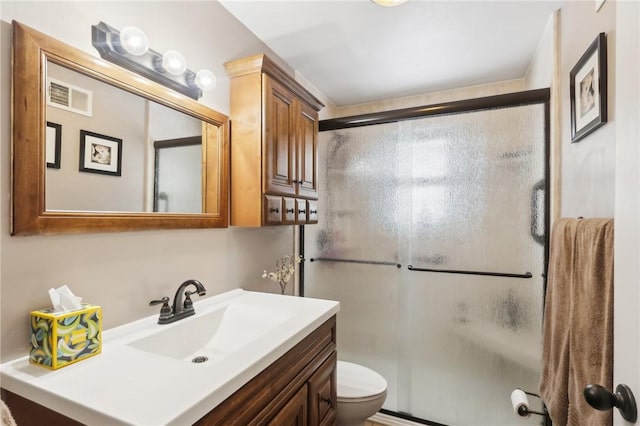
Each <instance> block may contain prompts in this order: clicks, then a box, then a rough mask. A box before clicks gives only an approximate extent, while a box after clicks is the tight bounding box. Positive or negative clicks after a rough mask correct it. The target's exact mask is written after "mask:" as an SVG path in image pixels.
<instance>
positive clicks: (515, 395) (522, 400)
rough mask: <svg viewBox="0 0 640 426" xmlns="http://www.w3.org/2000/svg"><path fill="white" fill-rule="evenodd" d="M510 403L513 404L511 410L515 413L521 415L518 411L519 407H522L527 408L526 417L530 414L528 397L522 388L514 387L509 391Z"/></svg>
mask: <svg viewBox="0 0 640 426" xmlns="http://www.w3.org/2000/svg"><path fill="white" fill-rule="evenodd" d="M511 405H513V411H514V412H515V413H516V414H517V415H519V416H522V414H520V412H519V411H518V410H519V409H520V407H524V408H525V409H526V410H527V411H525V412H526V413H527V414H526V417H529V416H530V415H531V413H529V399H528V398H527V394H525V393H524V391H523V390H522V389H514V390H513V392H511ZM523 417H525V416H523Z"/></svg>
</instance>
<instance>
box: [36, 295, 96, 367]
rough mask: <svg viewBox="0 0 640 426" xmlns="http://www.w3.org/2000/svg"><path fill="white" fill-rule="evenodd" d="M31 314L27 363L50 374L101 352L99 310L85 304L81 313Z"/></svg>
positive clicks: (77, 310) (46, 311) (40, 312)
mask: <svg viewBox="0 0 640 426" xmlns="http://www.w3.org/2000/svg"><path fill="white" fill-rule="evenodd" d="M52 311H53V310H52V309H41V310H38V311H33V312H31V352H30V353H29V362H31V363H32V364H37V365H41V366H43V367H47V368H50V369H52V370H55V369H58V368H62V367H66V366H67V365H70V364H73V363H75V362H78V361H82V360H83V359H86V358H89V357H92V356H94V355H98V354H99V353H100V352H101V351H102V308H101V307H100V306H96V305H90V304H88V303H83V304H82V309H76V310H74V311H65V312H60V313H54V312H52Z"/></svg>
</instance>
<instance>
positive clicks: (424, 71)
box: [220, 0, 562, 107]
mask: <svg viewBox="0 0 640 426" xmlns="http://www.w3.org/2000/svg"><path fill="white" fill-rule="evenodd" d="M220 3H222V5H223V6H224V7H225V8H226V9H227V10H228V11H229V12H231V13H232V14H233V15H234V16H235V17H236V18H237V19H238V20H239V21H240V22H242V23H243V24H244V25H245V26H246V27H247V28H249V30H251V31H252V32H253V33H254V34H255V35H256V36H257V37H258V38H260V39H261V40H262V41H264V43H266V44H267V45H268V46H269V47H270V48H271V49H273V51H274V52H276V53H277V54H278V55H279V56H280V57H281V58H282V59H284V60H285V61H286V62H287V63H288V64H289V65H290V66H291V67H292V68H294V69H296V70H297V71H299V72H300V73H301V74H302V75H303V76H304V77H305V78H306V79H307V80H309V81H310V82H311V83H312V84H313V85H315V86H316V87H317V88H318V89H319V90H320V91H322V93H324V94H325V95H326V96H327V97H328V98H329V99H330V100H331V101H332V102H333V103H334V104H335V105H336V106H338V107H340V106H347V105H356V104H361V103H366V102H372V101H378V100H382V99H389V98H396V97H402V96H410V95H416V94H421V93H428V92H434V91H440V90H447V89H453V88H459V87H466V86H473V85H478V84H486V83H491V82H496V81H503V80H511V79H517V78H521V77H523V76H524V75H525V73H526V71H527V68H528V66H529V63H530V62H531V59H532V58H533V56H534V54H535V52H536V49H537V47H538V44H539V42H540V39H541V37H542V34H543V33H544V30H545V28H546V26H547V23H548V22H549V18H550V16H551V14H552V13H553V12H554V11H555V10H557V9H558V8H559V7H560V6H561V4H562V1H560V0H549V1H547V0H533V1H504V0H503V1H492V2H489V1H453V0H452V1H426V0H408V1H407V2H406V3H404V4H401V5H399V6H396V7H382V6H378V5H376V4H374V3H372V2H371V1H369V0H325V1H308V0H290V1H271V0H266V1H265V0H262V1H255V0H254V1H247V0H220Z"/></svg>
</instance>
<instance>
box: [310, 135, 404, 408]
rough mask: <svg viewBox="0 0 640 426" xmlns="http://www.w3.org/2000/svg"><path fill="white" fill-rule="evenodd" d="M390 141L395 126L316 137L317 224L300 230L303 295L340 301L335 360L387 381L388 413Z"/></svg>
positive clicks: (394, 280) (393, 312) (391, 379)
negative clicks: (373, 372)
mask: <svg viewBox="0 0 640 426" xmlns="http://www.w3.org/2000/svg"><path fill="white" fill-rule="evenodd" d="M397 140H398V134H397V124H395V123H393V124H388V125H380V126H371V127H364V128H358V129H345V130H340V131H335V132H324V133H321V134H320V144H319V158H320V161H321V166H320V170H321V172H320V176H319V185H320V193H321V194H323V198H322V199H321V200H320V203H319V215H318V216H319V217H320V223H319V224H318V225H314V226H307V227H305V241H306V247H305V257H306V258H307V259H313V261H312V262H306V263H305V294H306V295H307V296H311V297H320V298H327V299H333V300H339V301H340V304H341V308H340V312H339V314H338V321H339V323H340V325H339V332H338V333H337V339H338V347H339V348H340V356H341V358H342V359H345V360H351V361H353V362H357V363H361V364H363V365H367V366H369V367H370V368H374V369H376V370H377V371H379V372H380V374H382V375H383V376H384V377H385V378H386V379H387V381H388V383H389V389H390V390H392V392H389V398H388V400H387V404H388V406H389V407H391V409H395V404H396V402H395V400H396V399H397V396H396V395H397V391H396V390H397V379H396V378H397V377H398V371H397V368H398V363H397V359H398V348H399V347H400V340H399V338H398V334H397V329H398V318H399V316H400V315H401V313H400V312H399V310H398V308H399V306H400V305H399V301H398V282H399V280H400V277H401V274H402V271H401V270H400V269H398V268H397V267H396V266H395V264H396V263H398V259H399V252H398V249H399V248H398V242H399V237H400V235H401V232H400V230H399V228H398V227H399V221H398V215H399V211H400V209H401V206H400V203H399V194H398V179H397V176H396V170H397V169H398V167H399V165H398V147H397ZM338 260H340V261H338ZM356 262H383V263H390V264H391V265H384V264H372V263H356ZM307 283H308V285H307Z"/></svg>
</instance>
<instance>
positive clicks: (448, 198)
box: [301, 89, 549, 426]
mask: <svg viewBox="0 0 640 426" xmlns="http://www.w3.org/2000/svg"><path fill="white" fill-rule="evenodd" d="M548 99H549V91H548V90H546V89H545V90H537V91H530V92H522V93H517V94H510V95H502V96H495V97H491V98H482V99H476V100H469V101H464V102H454V103H451V104H443V105H436V106H432V107H425V108H414V109H411V110H402V111H394V112H390V113H385V114H370V115H366V116H360V117H351V118H348V119H335V120H328V121H326V122H323V123H321V131H322V133H321V134H320V154H319V158H320V167H319V169H320V174H321V176H320V185H321V186H320V187H321V191H320V194H321V199H320V203H319V204H320V215H319V216H320V218H321V219H320V222H319V224H318V225H316V226H308V227H306V228H304V229H303V230H302V231H303V232H301V235H302V236H303V238H302V239H303V240H304V245H303V246H302V247H303V249H304V256H305V259H306V261H305V265H304V274H303V276H302V285H303V291H304V294H305V296H310V297H321V298H327V299H333V300H339V301H340V303H341V311H340V313H339V315H338V357H339V358H340V359H343V360H347V361H352V362H356V363H360V364H362V365H365V366H367V367H370V368H372V369H374V370H376V371H378V372H379V373H380V374H382V375H383V376H384V377H385V378H386V380H387V382H388V397H387V400H386V402H385V405H384V407H383V409H384V410H387V411H388V412H390V413H392V414H394V415H398V416H401V417H407V418H411V419H413V420H417V421H423V422H428V423H427V424H446V425H456V426H457V425H469V426H479V425H487V426H489V425H491V426H495V425H513V424H522V425H536V424H543V419H542V418H541V417H540V416H535V415H534V416H531V417H530V418H528V419H522V418H518V417H517V416H516V414H515V413H514V412H513V409H512V406H511V401H510V394H511V391H512V390H513V389H515V388H521V389H523V390H525V391H530V392H537V388H538V381H539V374H540V355H541V328H542V311H543V309H542V308H543V299H544V297H543V295H544V271H545V267H546V259H547V246H548V244H547V238H546V230H547V229H548V212H547V210H548V209H547V206H548V193H549V191H548V188H547V182H548V181H549V179H548V139H549V136H548V133H549V131H548V109H549V106H548ZM530 401H531V403H532V404H531V408H532V409H537V410H541V408H540V407H539V404H538V402H537V401H536V400H535V399H533V400H531V398H530Z"/></svg>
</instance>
